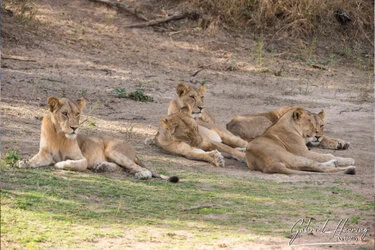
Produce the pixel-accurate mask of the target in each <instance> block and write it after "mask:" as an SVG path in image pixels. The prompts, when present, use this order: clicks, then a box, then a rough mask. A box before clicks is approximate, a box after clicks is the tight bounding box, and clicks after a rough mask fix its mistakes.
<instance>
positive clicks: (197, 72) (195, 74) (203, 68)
mask: <svg viewBox="0 0 375 250" xmlns="http://www.w3.org/2000/svg"><path fill="white" fill-rule="evenodd" d="M214 64H215V63H210V64H207V65H202V66H200V67H199V68H200V69H198V70H197V71H195V72H194V73H193V74H192V75H191V76H192V77H194V76H197V75H198V74H199V73H200V72H201V71H202V70H205V69H207V68H208V67H210V66H212V65H214Z"/></svg>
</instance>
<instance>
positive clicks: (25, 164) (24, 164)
mask: <svg viewBox="0 0 375 250" xmlns="http://www.w3.org/2000/svg"><path fill="white" fill-rule="evenodd" d="M18 167H19V168H29V167H30V162H29V161H28V160H22V161H19V162H18Z"/></svg>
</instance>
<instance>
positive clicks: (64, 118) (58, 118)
mask: <svg viewBox="0 0 375 250" xmlns="http://www.w3.org/2000/svg"><path fill="white" fill-rule="evenodd" d="M47 104H48V108H49V111H50V113H51V119H52V122H53V124H54V126H55V128H56V131H57V132H58V133H60V132H61V133H64V134H65V136H66V137H67V138H69V139H75V138H76V137H77V133H78V128H79V119H80V115H81V112H82V110H83V109H84V108H85V105H86V102H85V99H84V98H81V99H80V100H78V101H72V100H70V99H67V98H61V99H58V98H56V97H54V96H51V97H49V98H48V100H47Z"/></svg>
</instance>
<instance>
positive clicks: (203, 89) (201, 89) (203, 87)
mask: <svg viewBox="0 0 375 250" xmlns="http://www.w3.org/2000/svg"><path fill="white" fill-rule="evenodd" d="M206 90H207V88H206V87H205V86H202V87H201V88H200V89H199V92H200V93H201V95H204V93H206Z"/></svg>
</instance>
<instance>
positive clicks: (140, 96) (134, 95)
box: [113, 88, 154, 102]
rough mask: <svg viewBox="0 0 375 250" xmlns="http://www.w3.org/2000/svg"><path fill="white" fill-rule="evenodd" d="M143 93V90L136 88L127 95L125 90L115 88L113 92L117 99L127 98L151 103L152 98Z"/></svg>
mask: <svg viewBox="0 0 375 250" xmlns="http://www.w3.org/2000/svg"><path fill="white" fill-rule="evenodd" d="M144 92H145V90H144V88H137V89H136V90H135V91H133V92H130V93H129V94H127V92H126V89H125V88H116V89H114V90H113V93H114V94H115V96H117V97H119V98H129V99H132V100H135V101H139V102H153V101H154V98H153V97H152V96H149V95H145V94H144Z"/></svg>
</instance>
